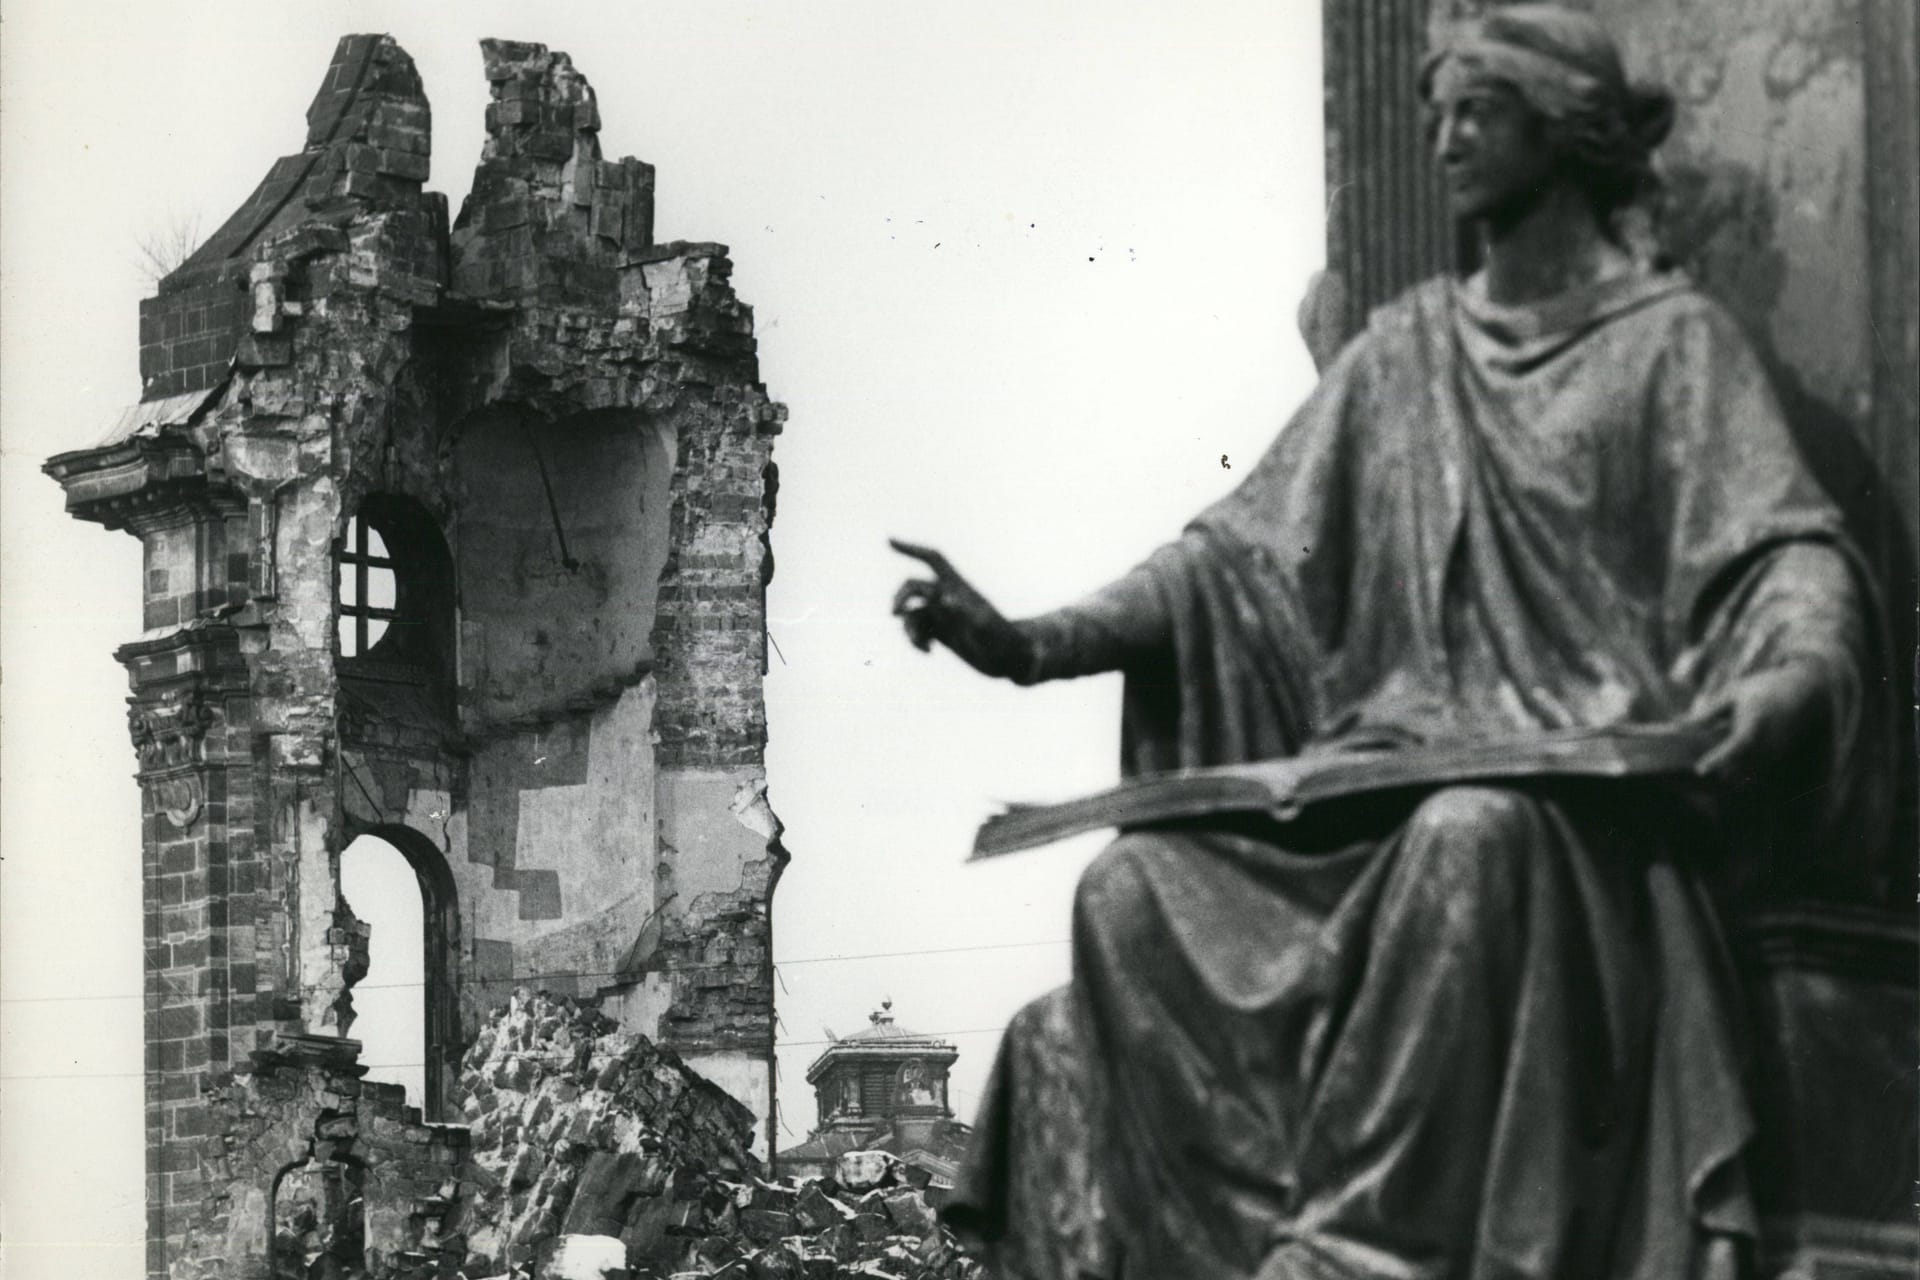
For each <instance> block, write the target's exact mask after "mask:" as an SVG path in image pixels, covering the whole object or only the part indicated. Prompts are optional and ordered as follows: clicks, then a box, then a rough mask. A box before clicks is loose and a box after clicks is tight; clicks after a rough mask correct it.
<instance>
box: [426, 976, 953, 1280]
mask: <svg viewBox="0 0 1920 1280" xmlns="http://www.w3.org/2000/svg"><path fill="white" fill-rule="evenodd" d="M460 1086H461V1104H462V1106H463V1108H464V1110H465V1113H466V1114H465V1119H466V1121H467V1122H468V1124H469V1125H470V1126H471V1127H472V1133H473V1143H472V1150H471V1164H470V1165H469V1166H468V1168H467V1171H466V1172H467V1175H468V1177H469V1178H470V1179H475V1180H477V1182H476V1183H473V1184H470V1185H469V1186H468V1188H467V1190H466V1196H465V1204H464V1206H463V1209H462V1213H461V1215H460V1218H461V1220H460V1223H459V1229H460V1230H461V1231H462V1232H464V1234H465V1238H466V1248H467V1258H466V1265H465V1266H464V1267H463V1268H462V1274H463V1275H465V1276H466V1277H469V1278H470V1280H482V1277H501V1278H507V1277H511V1278H513V1280H521V1278H527V1280H573V1278H574V1277H579V1276H588V1277H592V1278H593V1280H668V1278H669V1277H673V1278H679V1277H695V1276H724V1277H737V1278H738V1280H838V1278H839V1277H866V1278H868V1280H887V1278H888V1277H892V1278H894V1280H984V1276H985V1273H984V1272H983V1271H982V1270H981V1269H980V1268H979V1267H978V1266H977V1265H976V1264H975V1263H974V1262H973V1261H971V1260H970V1259H968V1258H967V1257H965V1256H964V1255H963V1254H962V1253H961V1252H960V1251H959V1249H958V1247H957V1246H956V1245H955V1243H954V1241H953V1238H952V1236H951V1235H949V1234H948V1233H947V1232H946V1231H945V1229H944V1228H942V1227H940V1226H939V1225H938V1224H937V1223H936V1221H935V1219H934V1214H933V1210H932V1208H931V1207H930V1206H929V1205H928V1203H927V1199H926V1196H925V1195H924V1194H923V1191H922V1190H921V1189H920V1188H918V1187H915V1186H912V1185H910V1184H908V1183H907V1182H905V1181H904V1180H901V1179H900V1177H899V1176H898V1171H896V1170H890V1171H889V1172H888V1173H887V1174H886V1175H884V1176H883V1177H882V1178H881V1179H880V1182H879V1185H876V1186H873V1187H871V1188H868V1189H865V1190H858V1191H857V1190H854V1189H852V1188H849V1187H846V1186H842V1185H841V1184H839V1183H838V1182H836V1181H834V1180H833V1179H821V1180H818V1181H808V1182H804V1183H794V1182H776V1181H771V1180H769V1179H768V1178H766V1176H765V1171H764V1169H763V1167H762V1166H761V1164H760V1161H759V1160H758V1159H757V1158H756V1157H755V1156H754V1155H753V1154H752V1153H751V1151H750V1145H751V1142H752V1138H753V1127H754V1121H753V1116H752V1114H751V1113H750V1112H749V1111H748V1110H747V1108H746V1107H744V1106H742V1105H741V1104H740V1103H738V1102H736V1101H735V1100H734V1099H733V1098H732V1097H730V1096H729V1095H727V1094H726V1093H725V1092H723V1091H722V1090H721V1089H719V1088H718V1087H717V1086H715V1085H713V1084H711V1083H709V1082H708V1081H706V1080H704V1079H702V1078H701V1077H700V1076H698V1075H696V1074H695V1073H694V1072H692V1071H690V1070H688V1069H687V1068H686V1067H685V1066H684V1065H683V1064H682V1063H681V1061H680V1059H679V1058H678V1057H677V1056H676V1055H675V1054H674V1053H673V1052H672V1051H671V1050H668V1049H664V1048H661V1047H659V1046H656V1045H654V1044H653V1043H651V1042H650V1041H648V1040H647V1039H646V1038H645V1037H643V1036H638V1035H634V1034H632V1033H627V1032H621V1031H618V1030H617V1029H616V1026H615V1024H614V1023H613V1022H612V1021H611V1020H610V1019H608V1018H606V1017H604V1016H603V1015H601V1014H600V1013H599V1012H598V1011H597V1010H595V1009H593V1008H591V1007H587V1006H583V1005H581V1004H578V1003H576V1002H574V1001H572V1000H569V999H566V998H564V997H558V996H550V995H546V994H530V993H528V992H526V991H524V990H523V991H521V992H518V993H516V994H515V996H514V999H513V1000H512V1002H511V1003H510V1004H509V1005H508V1006H507V1007H506V1008H505V1009H502V1010H501V1011H499V1012H498V1013H496V1014H495V1015H494V1016H493V1017H492V1019H490V1020H489V1022H488V1023H487V1024H486V1026H485V1027H484V1028H483V1029H482V1031H481V1033H480V1036H479V1038H478V1039H477V1040H476V1041H475V1042H474V1045H473V1047H472V1049H471V1050H469V1052H468V1054H467V1058H466V1061H465V1063H464V1064H463V1067H462V1072H461V1079H460ZM615 1242H617V1247H616V1244H615ZM615 1257H619V1258H620V1260H621V1262H622V1263H623V1264H624V1265H623V1267H621V1266H614V1265H612V1261H613V1259H614V1258H615Z"/></svg>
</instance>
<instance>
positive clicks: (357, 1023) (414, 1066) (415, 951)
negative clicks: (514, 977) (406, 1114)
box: [340, 835, 431, 1112]
mask: <svg viewBox="0 0 1920 1280" xmlns="http://www.w3.org/2000/svg"><path fill="white" fill-rule="evenodd" d="M340 892H341V895H342V896H343V897H345V898H346V900H347V902H348V903H349V904H350V905H351V906H352V907H353V913H354V915H356V916H358V917H359V918H360V919H361V920H363V921H365V922H366V923H368V924H370V925H372V926H373V932H372V934H371V935H370V936H369V937H368V940H367V962H368V963H367V975H366V977H364V978H362V979H361V980H360V981H359V982H358V983H356V984H355V985H354V988H353V1009H354V1015H355V1016H354V1020H353V1036H354V1038H355V1039H357V1040H359V1041H360V1046H361V1047H360V1061H361V1064H362V1065H363V1066H365V1067H366V1068H367V1079H369V1080H378V1081H382V1082H385V1083H389V1084H399V1085H405V1086H406V1090H407V1101H408V1102H409V1103H411V1104H413V1105H415V1106H418V1107H422V1108H423V1109H426V1110H428V1111H429V1112H430V1111H431V1107H430V1105H429V1099H428V1095H427V1087H426V1082H427V1062H428V1054H427V1042H428V1035H427V1029H428V996H427V944H428V931H427V917H428V911H427V901H426V893H425V889H424V887H423V886H422V884H421V882H420V878H419V875H418V873H417V872H415V870H414V868H413V865H412V863H410V862H409V861H408V860H407V857H406V855H405V854H403V853H401V852H400V850H398V849H396V848H395V847H394V846H393V845H391V844H389V843H387V842H386V841H385V840H382V839H381V838H380V837H378V836H373V835H363V836H361V837H359V838H358V839H357V840H355V841H354V842H353V843H352V844H350V845H348V846H347V848H346V851H345V852H344V853H342V854H341V855H340Z"/></svg>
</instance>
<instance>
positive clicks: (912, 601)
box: [888, 538, 1034, 679]
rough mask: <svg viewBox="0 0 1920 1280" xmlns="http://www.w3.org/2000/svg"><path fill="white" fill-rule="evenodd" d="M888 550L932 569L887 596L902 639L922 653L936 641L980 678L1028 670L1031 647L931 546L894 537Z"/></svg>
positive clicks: (1017, 674)
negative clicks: (904, 636) (926, 575)
mask: <svg viewBox="0 0 1920 1280" xmlns="http://www.w3.org/2000/svg"><path fill="white" fill-rule="evenodd" d="M888 545H889V546H891V547H892V548H893V549H894V550H895V551H898V552H899V553H900V554H901V555H903V556H911V557H913V558H914V559H915V560H918V561H919V562H920V563H922V564H924V565H925V566H927V568H928V569H930V570H932V572H933V576H932V577H931V578H909V579H907V581H905V582H904V583H902V584H901V585H900V589H899V590H898V591H896V592H895V593H894V596H893V612H894V614H895V616H897V617H898V618H899V619H900V621H901V623H902V624H903V625H904V626H905V627H906V631H907V639H909V640H911V641H912V642H913V645H914V647H915V648H917V649H919V650H921V651H922V652H925V651H926V650H928V649H930V648H932V647H933V642H934V641H936V640H938V641H939V642H940V643H941V644H943V645H945V646H947V648H949V649H951V650H953V652H954V653H955V654H957V655H958V656H959V658H960V659H961V661H963V662H965V663H966V664H967V665H968V666H970V667H972V668H973V669H974V670H976V671H978V672H980V673H981V674H983V675H989V676H1003V677H1008V678H1013V679H1019V678H1021V677H1023V676H1026V675H1027V674H1028V672H1029V671H1030V670H1031V668H1032V666H1033V661H1034V654H1033V644H1032V642H1031V641H1030V640H1029V639H1028V638H1027V636H1026V634H1025V633H1024V632H1022V631H1021V630H1020V628H1019V627H1018V626H1016V625H1015V624H1014V623H1012V622H1010V621H1008V620H1007V619H1006V618H1005V617H1004V616H1002V614H1001V613H1000V611H999V610H998V609H996V608H994V607H993V606H992V605H991V604H989V603H988V602H987V598H986V597H985V596H983V595H981V594H980V593H979V592H978V591H976V590H974V589H973V585H972V584H971V583H969V582H968V581H967V580H966V579H965V578H963V577H961V576H960V574H959V571H958V570H956V569H955V568H954V567H953V565H951V564H950V563H948V561H947V558H946V557H945V556H944V555H942V554H940V553H939V552H938V551H935V550H934V549H933V548H932V547H922V546H919V545H916V544H915V543H911V542H902V541H900V540H899V539H898V538H891V539H889V540H888Z"/></svg>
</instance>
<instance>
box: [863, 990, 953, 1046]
mask: <svg viewBox="0 0 1920 1280" xmlns="http://www.w3.org/2000/svg"><path fill="white" fill-rule="evenodd" d="M895 1040H921V1041H925V1042H926V1043H928V1044H939V1043H942V1042H941V1041H939V1040H936V1039H935V1038H934V1037H933V1036H929V1035H924V1034H922V1033H921V1032H918V1031H915V1030H913V1029H912V1028H910V1027H903V1026H901V1025H900V1024H899V1023H897V1022H895V1021H894V1020H893V1001H891V1000H882V1001H881V1002H880V1007H879V1008H878V1009H876V1010H874V1011H873V1012H872V1013H870V1014H868V1015H867V1025H866V1026H864V1027H862V1028H860V1030H858V1031H855V1032H854V1033H853V1034H851V1035H845V1036H841V1037H840V1039H839V1041H838V1043H840V1044H854V1043H858V1042H865V1043H872V1042H874V1041H895Z"/></svg>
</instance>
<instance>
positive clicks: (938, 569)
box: [887, 538, 956, 578]
mask: <svg viewBox="0 0 1920 1280" xmlns="http://www.w3.org/2000/svg"><path fill="white" fill-rule="evenodd" d="M887 545H888V546H890V547H892V548H893V549H894V550H895V551H898V552H899V553H900V554H901V555H903V556H912V557H913V558H914V559H915V560H918V561H919V562H920V563H921V564H924V565H926V566H927V568H929V569H931V570H933V571H934V573H936V574H938V575H939V576H940V577H942V578H951V577H954V576H956V575H955V574H954V572H953V566H952V565H951V564H948V563H947V558H946V557H945V556H943V555H941V554H940V553H939V552H938V551H935V550H934V549H933V548H932V547H923V546H921V545H920V544H919V543H917V542H903V541H901V540H900V539H899V538H888V539H887Z"/></svg>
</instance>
